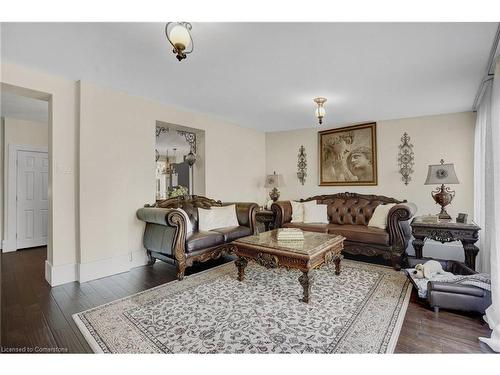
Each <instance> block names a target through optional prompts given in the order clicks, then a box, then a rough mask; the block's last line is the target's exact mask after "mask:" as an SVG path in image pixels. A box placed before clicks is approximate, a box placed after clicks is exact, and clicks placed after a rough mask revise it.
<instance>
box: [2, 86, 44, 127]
mask: <svg viewBox="0 0 500 375" xmlns="http://www.w3.org/2000/svg"><path fill="white" fill-rule="evenodd" d="M0 95H1V102H0V103H1V104H0V115H1V116H2V117H11V118H17V119H21V120H27V121H35V122H39V123H44V124H47V123H48V121H49V103H48V102H47V101H44V100H38V99H32V98H28V97H25V96H20V95H16V94H12V93H9V92H5V91H3V90H2V92H1V94H0Z"/></svg>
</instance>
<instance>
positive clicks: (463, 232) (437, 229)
mask: <svg viewBox="0 0 500 375" xmlns="http://www.w3.org/2000/svg"><path fill="white" fill-rule="evenodd" d="M411 229H412V234H413V237H415V239H414V240H413V242H412V245H413V248H414V249H415V256H416V257H417V258H422V252H423V247H424V243H425V240H426V239H428V238H430V239H432V240H435V241H439V242H441V243H445V242H452V241H460V242H462V246H463V248H464V253H465V264H466V265H467V266H468V267H470V268H472V269H473V270H475V269H476V256H477V253H478V252H479V248H478V247H477V246H476V245H475V243H476V242H477V241H478V240H479V231H480V230H481V228H480V227H479V226H477V225H476V224H475V223H473V222H471V223H457V222H456V221H454V220H453V221H449V220H446V221H444V220H440V221H439V222H437V223H424V222H423V221H422V218H421V217H415V218H414V219H413V221H412V222H411Z"/></svg>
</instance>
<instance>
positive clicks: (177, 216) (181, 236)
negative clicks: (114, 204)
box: [136, 207, 187, 262]
mask: <svg viewBox="0 0 500 375" xmlns="http://www.w3.org/2000/svg"><path fill="white" fill-rule="evenodd" d="M136 215H137V218H138V219H139V220H142V221H144V222H146V225H148V224H156V225H163V226H165V227H167V228H169V229H170V230H175V233H174V236H173V241H172V248H171V249H169V250H170V251H169V252H170V253H171V254H173V255H174V257H175V259H176V260H177V261H179V262H182V261H183V260H185V249H186V235H187V224H186V218H185V217H184V215H183V214H182V213H181V212H180V211H178V210H176V209H173V208H154V207H144V208H140V209H138V210H137V213H136ZM146 248H147V247H146ZM148 250H150V249H148Z"/></svg>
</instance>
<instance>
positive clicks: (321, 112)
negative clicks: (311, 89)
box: [313, 97, 326, 125]
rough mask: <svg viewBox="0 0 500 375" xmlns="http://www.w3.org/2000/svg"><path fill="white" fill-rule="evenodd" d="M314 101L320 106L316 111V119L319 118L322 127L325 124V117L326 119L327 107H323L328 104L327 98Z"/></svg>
mask: <svg viewBox="0 0 500 375" xmlns="http://www.w3.org/2000/svg"><path fill="white" fill-rule="evenodd" d="M313 100H314V102H315V103H316V105H317V106H318V107H317V108H316V111H315V114H316V117H317V118H318V122H319V124H320V125H322V124H323V117H325V114H326V111H325V107H324V106H323V105H324V104H325V102H326V98H321V97H318V98H314V99H313Z"/></svg>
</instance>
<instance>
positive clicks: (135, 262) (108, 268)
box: [45, 250, 147, 287]
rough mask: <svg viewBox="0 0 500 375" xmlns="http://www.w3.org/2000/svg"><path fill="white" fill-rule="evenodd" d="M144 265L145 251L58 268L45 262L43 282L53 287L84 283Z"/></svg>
mask: <svg viewBox="0 0 500 375" xmlns="http://www.w3.org/2000/svg"><path fill="white" fill-rule="evenodd" d="M146 263H147V257H146V251H145V250H139V251H134V252H131V253H128V254H124V255H119V256H116V257H112V258H107V259H101V260H97V261H95V262H88V263H70V264H63V265H60V266H53V265H52V264H51V263H50V262H49V261H48V260H46V261H45V280H47V282H48V283H49V284H50V285H51V286H53V287H54V286H57V285H61V284H66V283H71V282H74V281H78V282H80V283H84V282H87V281H90V280H95V279H100V278H102V277H106V276H112V275H116V274H119V273H123V272H128V271H130V270H131V269H132V268H135V267H141V266H144V265H146Z"/></svg>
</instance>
